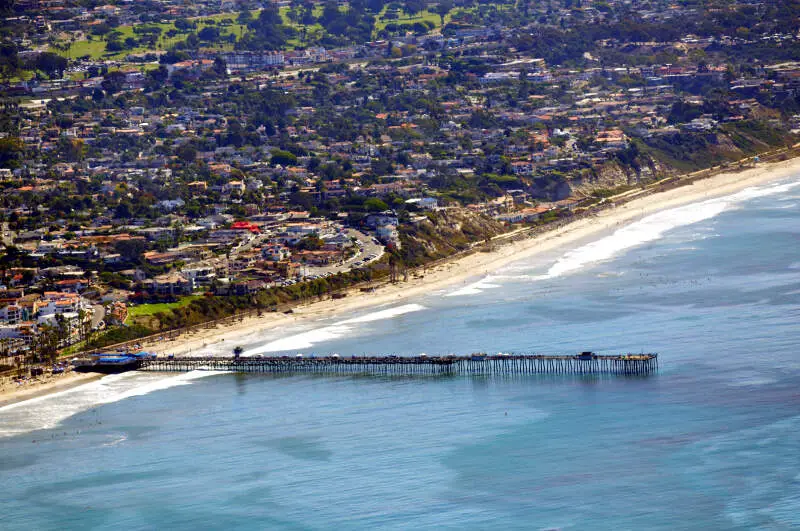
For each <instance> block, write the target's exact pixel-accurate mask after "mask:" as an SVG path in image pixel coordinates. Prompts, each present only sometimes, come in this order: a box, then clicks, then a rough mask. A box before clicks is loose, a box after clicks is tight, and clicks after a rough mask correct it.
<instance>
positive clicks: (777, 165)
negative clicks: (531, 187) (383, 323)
mask: <svg viewBox="0 0 800 531" xmlns="http://www.w3.org/2000/svg"><path fill="white" fill-rule="evenodd" d="M793 174H800V157H796V158H792V159H788V160H785V161H780V162H769V163H761V164H760V165H758V166H756V167H753V168H749V169H745V170H742V171H738V172H725V173H720V174H717V175H713V176H710V177H706V178H701V179H696V180H694V181H693V182H691V183H688V184H685V185H682V186H678V187H675V188H671V189H668V190H665V191H661V192H655V193H651V194H649V195H645V196H643V197H639V198H636V199H633V200H631V201H629V202H627V203H624V204H622V205H620V206H617V207H611V208H606V209H604V210H602V211H600V212H599V213H598V214H597V215H596V216H592V217H589V218H583V219H579V220H575V221H572V222H569V223H567V224H566V225H565V226H563V227H560V228H557V229H553V230H548V231H545V232H543V233H541V234H538V235H536V236H533V237H527V238H524V239H521V240H517V241H513V242H510V243H504V244H501V245H499V246H498V247H497V248H496V249H494V250H493V251H491V252H476V253H472V254H469V255H467V256H463V257H459V258H454V259H453V260H451V261H446V262H445V263H440V264H438V265H435V266H432V267H431V268H430V269H428V268H425V269H424V274H423V275H422V276H420V277H418V278H416V277H414V276H413V275H412V276H410V277H409V279H408V281H405V282H398V283H396V284H387V285H383V286H381V287H379V288H377V289H376V291H374V292H369V293H362V292H359V291H358V290H351V291H350V292H348V294H347V297H346V298H343V299H327V300H323V301H317V302H312V303H309V304H307V305H304V306H298V307H295V308H294V309H293V313H291V314H282V313H265V314H263V315H262V316H261V317H248V318H245V319H243V320H242V321H241V322H239V323H236V324H233V325H228V326H225V327H215V328H211V329H203V330H199V331H198V330H194V331H190V332H187V333H184V334H181V335H180V336H178V337H177V338H174V339H171V340H167V341H164V342H156V343H152V342H151V343H144V344H143V345H142V348H144V349H145V350H150V351H153V352H156V353H157V354H158V355H160V356H164V355H174V356H176V357H178V356H186V355H203V349H205V348H208V347H209V346H211V345H215V346H219V344H220V343H223V342H224V343H226V344H229V345H230V348H231V350H233V347H234V346H236V345H238V344H239V343H238V342H237V341H241V340H242V339H244V338H245V337H246V336H248V335H251V334H256V333H259V332H265V331H269V330H273V329H275V328H279V327H282V326H296V325H300V324H307V323H311V322H313V321H317V320H322V319H326V318H330V317H334V316H337V315H341V314H345V313H348V312H353V311H358V310H363V309H365V308H370V307H380V306H386V305H389V304H394V303H398V302H403V301H406V300H408V299H412V298H414V297H418V296H421V295H426V294H429V293H431V292H433V291H438V290H442V289H444V288H447V287H452V286H456V285H460V284H464V283H465V282H466V281H467V280H469V279H472V278H475V277H479V276H481V275H485V274H488V273H491V272H493V271H495V270H497V269H499V268H501V267H503V266H505V265H507V264H509V263H511V262H515V261H518V260H523V259H526V258H530V257H532V256H534V255H536V254H539V253H544V252H548V251H554V250H558V249H559V248H563V247H567V246H568V245H571V244H575V243H576V242H578V241H581V240H584V239H588V238H590V237H592V236H597V235H599V234H601V233H602V232H603V231H608V230H611V229H616V228H618V226H621V225H624V224H627V223H631V222H634V221H636V220H638V219H641V218H642V217H645V216H648V215H650V214H653V213H656V212H659V211H662V210H667V209H670V208H676V207H679V206H684V205H687V204H690V203H696V202H700V201H704V200H707V199H713V198H716V197H722V196H726V195H730V194H734V193H736V192H739V191H741V190H743V189H745V188H749V187H753V186H758V185H763V184H767V183H769V182H773V181H778V180H781V179H785V178H787V177H789V176H791V175H793ZM501 237H502V235H501Z"/></svg>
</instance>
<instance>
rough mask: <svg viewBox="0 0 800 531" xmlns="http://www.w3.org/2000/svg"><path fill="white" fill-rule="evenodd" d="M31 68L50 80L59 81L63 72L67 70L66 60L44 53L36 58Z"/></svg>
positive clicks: (56, 55) (53, 54)
mask: <svg viewBox="0 0 800 531" xmlns="http://www.w3.org/2000/svg"><path fill="white" fill-rule="evenodd" d="M33 66H34V67H35V68H36V69H37V70H41V71H42V72H44V73H45V74H47V76H48V77H50V78H51V79H59V78H61V77H63V76H64V70H66V69H67V60H66V59H65V58H64V57H61V56H60V55H58V54H55V53H51V52H44V53H40V54H39V55H38V56H37V57H36V59H35V60H34V63H33Z"/></svg>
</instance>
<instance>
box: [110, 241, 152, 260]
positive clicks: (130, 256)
mask: <svg viewBox="0 0 800 531" xmlns="http://www.w3.org/2000/svg"><path fill="white" fill-rule="evenodd" d="M114 248H115V249H116V251H117V252H118V253H119V254H120V256H121V257H122V259H123V260H125V261H126V262H130V263H133V264H138V263H140V262H141V257H142V253H144V252H145V250H147V244H146V243H145V242H144V240H140V239H136V240H120V241H118V242H116V243H115V244H114Z"/></svg>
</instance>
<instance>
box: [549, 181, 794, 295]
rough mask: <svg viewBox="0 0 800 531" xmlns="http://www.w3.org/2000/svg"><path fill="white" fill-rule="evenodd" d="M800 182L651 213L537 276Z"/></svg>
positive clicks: (606, 255)
mask: <svg viewBox="0 0 800 531" xmlns="http://www.w3.org/2000/svg"><path fill="white" fill-rule="evenodd" d="M798 185H800V182H789V183H780V184H773V185H768V186H758V187H751V188H746V189H744V190H742V191H740V192H737V193H735V194H732V195H729V196H724V197H718V198H715V199H709V200H706V201H701V202H699V203H692V204H689V205H685V206H681V207H677V208H671V209H669V210H663V211H661V212H656V213H655V214H650V215H648V216H645V217H644V218H642V219H640V220H639V221H636V222H634V223H631V224H630V225H627V226H625V227H622V228H621V229H619V230H617V231H615V232H614V233H613V234H611V235H610V236H606V237H604V238H601V239H599V240H596V241H594V242H591V243H589V244H586V245H584V246H582V247H579V248H577V249H574V250H572V251H569V252H567V253H566V254H564V256H562V257H561V258H560V259H559V260H558V261H557V262H556V263H555V264H553V265H552V266H551V267H550V269H549V270H548V271H547V273H545V274H544V275H539V276H537V277H535V279H536V280H544V279H550V278H555V277H559V276H561V275H564V274H567V273H571V272H574V271H577V270H580V269H582V268H584V267H586V266H587V265H591V264H595V263H598V262H603V261H606V260H608V259H610V258H612V257H614V256H617V255H619V254H620V253H622V252H623V251H626V250H628V249H631V248H633V247H637V246H640V245H643V244H645V243H649V242H652V241H655V240H658V239H660V238H662V237H663V236H664V234H665V233H666V232H667V231H670V230H672V229H676V228H678V227H683V226H687V225H692V224H695V223H699V222H701V221H705V220H707V219H710V218H713V217H715V216H718V215H719V214H721V213H722V212H724V211H725V210H729V209H731V208H734V207H735V206H737V205H738V204H739V203H742V202H745V201H748V200H751V199H757V198H760V197H766V196H770V195H774V194H779V193H783V192H787V191H789V190H791V189H793V188H795V187H797V186H798Z"/></svg>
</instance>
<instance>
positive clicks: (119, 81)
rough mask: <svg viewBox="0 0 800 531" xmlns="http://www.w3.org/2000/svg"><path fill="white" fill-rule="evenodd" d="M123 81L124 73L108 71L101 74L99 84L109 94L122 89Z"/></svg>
mask: <svg viewBox="0 0 800 531" xmlns="http://www.w3.org/2000/svg"><path fill="white" fill-rule="evenodd" d="M124 83H125V74H123V73H122V72H120V71H118V70H117V71H114V72H109V73H108V74H106V75H105V76H103V82H102V83H101V86H102V87H103V89H104V90H105V91H106V92H108V93H109V94H115V93H117V92H119V91H121V90H122V87H123V85H124Z"/></svg>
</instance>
